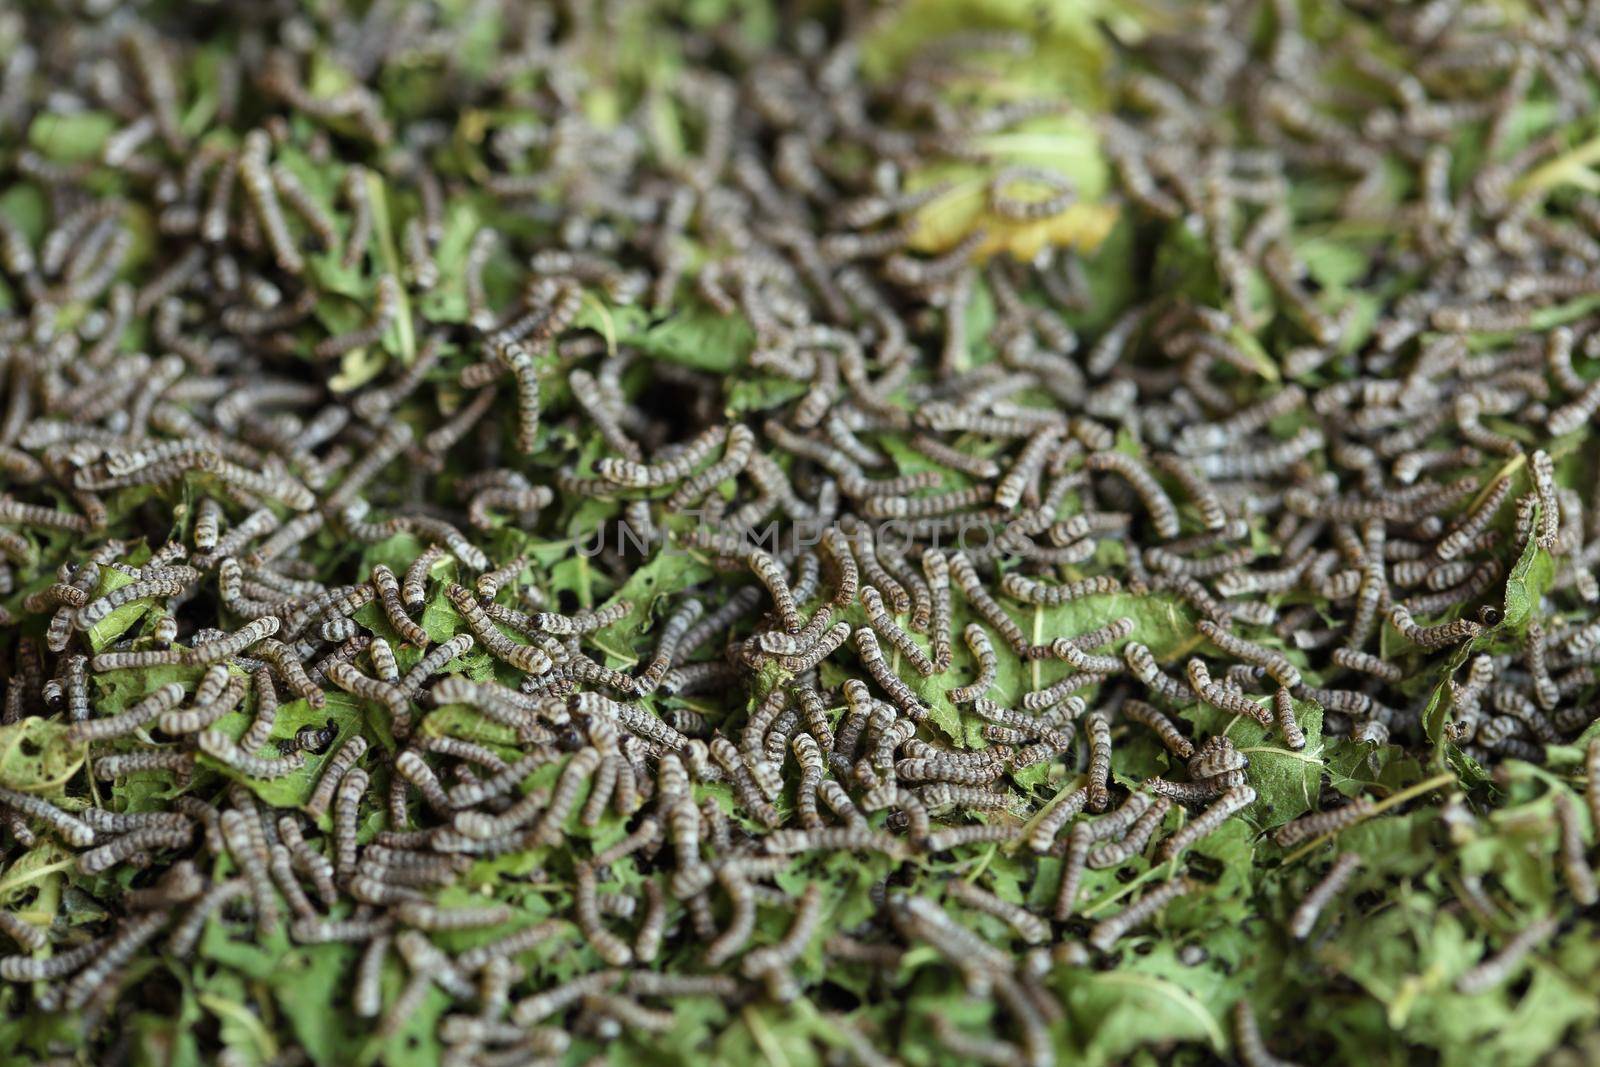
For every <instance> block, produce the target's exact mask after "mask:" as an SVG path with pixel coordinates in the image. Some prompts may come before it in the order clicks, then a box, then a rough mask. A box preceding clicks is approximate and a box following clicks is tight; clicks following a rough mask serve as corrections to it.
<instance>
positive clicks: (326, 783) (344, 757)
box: [305, 734, 367, 818]
mask: <svg viewBox="0 0 1600 1067" xmlns="http://www.w3.org/2000/svg"><path fill="white" fill-rule="evenodd" d="M366 751H367V739H366V738H364V737H362V736H361V735H360V734H352V735H351V736H350V738H349V739H348V740H346V741H345V743H344V744H342V745H340V746H339V750H338V751H337V752H335V753H334V754H333V755H332V756H330V757H329V758H328V762H327V763H325V764H324V765H323V768H322V776H321V777H320V778H318V779H317V784H316V786H315V787H314V788H313V789H312V791H311V796H310V797H309V798H308V799H307V800H306V803H305V809H306V811H307V812H309V813H310V814H311V816H312V817H313V818H319V817H321V816H322V815H323V814H325V813H326V812H327V810H328V805H329V804H331V803H333V798H334V794H335V792H336V791H337V790H338V788H339V783H340V781H341V780H343V778H344V776H345V773H346V772H347V771H349V770H350V769H351V768H352V767H354V766H355V764H356V761H357V760H359V759H360V758H361V757H362V756H363V755H365V754H366Z"/></svg>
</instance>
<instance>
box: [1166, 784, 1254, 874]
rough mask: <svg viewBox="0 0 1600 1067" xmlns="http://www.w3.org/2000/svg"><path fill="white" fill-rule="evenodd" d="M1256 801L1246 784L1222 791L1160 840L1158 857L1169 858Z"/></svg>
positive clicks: (1181, 851) (1179, 853)
mask: <svg viewBox="0 0 1600 1067" xmlns="http://www.w3.org/2000/svg"><path fill="white" fill-rule="evenodd" d="M1255 801H1256V791H1255V790H1254V789H1252V788H1251V787H1250V786H1248V785H1236V786H1234V787H1233V788H1231V789H1229V790H1228V791H1227V792H1225V793H1223V794H1222V796H1221V797H1220V798H1218V799H1217V801H1216V802H1215V803H1214V804H1212V805H1211V806H1210V807H1208V808H1207V809H1206V810H1205V811H1203V812H1202V813H1201V814H1200V815H1198V816H1197V817H1196V818H1195V819H1194V820H1193V821H1191V822H1189V823H1188V824H1187V825H1185V826H1184V827H1183V828H1182V829H1180V830H1179V831H1177V832H1176V833H1174V834H1173V835H1172V836H1171V837H1169V838H1167V839H1166V840H1165V841H1164V842H1162V845H1161V850H1160V852H1159V854H1158V855H1159V856H1160V858H1161V859H1162V860H1163V861H1165V860H1170V859H1173V858H1175V857H1176V856H1179V855H1181V854H1182V853H1183V851H1184V850H1185V849H1187V848H1188V847H1190V846H1191V845H1193V844H1194V843H1195V842H1197V841H1199V840H1200V839H1201V838H1203V837H1206V836H1207V835H1209V834H1211V833H1212V832H1213V831H1215V830H1216V829H1217V828H1218V827H1220V826H1221V825H1222V824H1223V823H1224V822H1226V821H1227V820H1228V819H1229V818H1231V817H1232V816H1233V815H1234V814H1235V813H1237V812H1240V811H1242V810H1244V809H1245V808H1247V807H1249V806H1250V805H1251V804H1254V803H1255Z"/></svg>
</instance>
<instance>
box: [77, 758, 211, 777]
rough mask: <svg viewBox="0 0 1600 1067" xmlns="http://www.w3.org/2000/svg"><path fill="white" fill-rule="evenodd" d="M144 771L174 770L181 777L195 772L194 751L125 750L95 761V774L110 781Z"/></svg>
mask: <svg viewBox="0 0 1600 1067" xmlns="http://www.w3.org/2000/svg"><path fill="white" fill-rule="evenodd" d="M144 771H172V772H173V773H175V774H177V775H178V776H179V777H180V778H182V777H187V776H189V775H190V774H192V773H193V772H194V753H192V752H180V751H155V752H123V753H119V754H117V755H114V756H100V757H99V758H97V759H96V760H95V761H94V776H95V777H96V778H98V779H100V780H101V781H104V782H109V781H113V780H115V779H117V778H123V777H126V776H127V775H130V774H138V773H141V772H144Z"/></svg>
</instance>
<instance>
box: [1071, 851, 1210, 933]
mask: <svg viewBox="0 0 1600 1067" xmlns="http://www.w3.org/2000/svg"><path fill="white" fill-rule="evenodd" d="M1191 825H1192V824H1191ZM1196 888H1197V885H1196V883H1195V882H1193V881H1192V880H1190V879H1188V878H1174V879H1173V880H1172V881H1170V882H1163V883H1162V884H1161V885H1159V886H1157V887H1156V888H1155V889H1152V890H1150V891H1149V892H1148V893H1146V894H1144V895H1143V896H1141V897H1140V898H1139V899H1138V900H1136V901H1134V902H1133V903H1132V904H1130V905H1128V906H1127V907H1126V908H1124V909H1122V911H1120V912H1118V913H1117V914H1116V915H1113V916H1112V917H1111V918H1109V919H1102V920H1101V921H1100V922H1097V923H1095V925H1094V928H1093V929H1091V930H1090V931H1089V944H1091V945H1093V946H1094V947H1095V948H1097V949H1099V950H1100V951H1101V952H1109V951H1110V950H1111V946H1112V945H1115V944H1116V943H1117V941H1118V940H1119V939H1120V938H1121V937H1122V935H1123V934H1125V933H1127V932H1128V931H1129V930H1131V929H1133V928H1134V927H1135V926H1138V925H1140V924H1142V923H1145V922H1147V921H1149V920H1150V919H1151V918H1153V917H1154V916H1155V914H1156V913H1157V912H1159V911H1160V910H1161V909H1163V908H1165V907H1166V906H1167V905H1168V904H1170V903H1171V902H1172V901H1174V900H1176V899H1177V898H1178V897H1181V896H1184V895H1186V894H1188V893H1191V892H1193V891H1194V890H1195V889H1196Z"/></svg>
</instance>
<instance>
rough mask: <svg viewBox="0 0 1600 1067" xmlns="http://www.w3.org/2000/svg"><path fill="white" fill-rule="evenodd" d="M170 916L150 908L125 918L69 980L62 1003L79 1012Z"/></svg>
mask: <svg viewBox="0 0 1600 1067" xmlns="http://www.w3.org/2000/svg"><path fill="white" fill-rule="evenodd" d="M169 918H170V916H169V915H168V913H167V912H164V911H147V912H141V913H140V914H138V915H133V916H130V917H128V918H126V919H124V920H122V922H121V923H119V924H118V925H117V930H116V933H114V934H112V935H111V937H110V938H108V939H107V940H106V941H105V942H104V943H103V945H102V946H101V948H100V952H99V954H98V955H96V956H95V957H94V958H93V959H92V960H91V961H90V962H89V963H88V964H87V965H86V966H85V967H84V968H83V969H82V970H81V971H79V972H78V973H77V975H75V976H74V977H73V979H72V980H71V981H70V982H68V983H67V985H66V988H65V989H64V990H63V991H62V996H61V1006H62V1007H63V1008H65V1009H67V1010H68V1011H77V1010H78V1009H80V1008H82V1007H83V1006H84V1005H85V1004H87V1003H89V1000H90V998H91V997H93V996H94V995H95V993H96V992H97V991H98V990H99V989H100V987H101V985H102V984H103V983H104V982H105V981H106V980H107V979H109V978H110V977H111V976H112V974H113V973H114V972H116V971H117V969H118V968H120V967H121V966H122V965H123V964H125V963H127V962H128V961H129V960H131V959H132V958H133V956H134V954H135V953H137V952H138V951H139V949H141V948H143V947H144V946H145V945H146V944H147V943H149V942H150V941H151V940H153V939H154V938H155V936H156V935H157V934H159V933H160V932H161V929H162V927H164V926H166V925H167V922H168V920H169Z"/></svg>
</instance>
